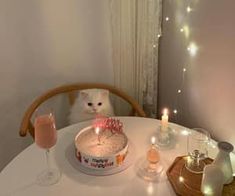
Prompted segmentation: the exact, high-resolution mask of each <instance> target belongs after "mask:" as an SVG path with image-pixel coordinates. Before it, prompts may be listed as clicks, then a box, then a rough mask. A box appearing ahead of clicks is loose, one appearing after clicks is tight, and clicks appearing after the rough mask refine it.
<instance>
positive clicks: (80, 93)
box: [79, 91, 88, 99]
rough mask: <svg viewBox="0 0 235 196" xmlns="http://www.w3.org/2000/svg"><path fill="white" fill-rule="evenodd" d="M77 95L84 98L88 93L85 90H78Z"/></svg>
mask: <svg viewBox="0 0 235 196" xmlns="http://www.w3.org/2000/svg"><path fill="white" fill-rule="evenodd" d="M79 95H80V96H81V98H82V99H86V98H87V97H88V93H87V92H85V91H80V92H79Z"/></svg>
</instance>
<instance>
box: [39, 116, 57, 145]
mask: <svg viewBox="0 0 235 196" xmlns="http://www.w3.org/2000/svg"><path fill="white" fill-rule="evenodd" d="M34 126H35V142H36V144H37V145H38V146H39V147H41V148H44V149H49V148H51V147H52V146H54V145H55V143H56V140H57V135H56V128H55V119H54V117H53V116H52V115H42V116H38V117H37V118H36V119H35V123H34Z"/></svg>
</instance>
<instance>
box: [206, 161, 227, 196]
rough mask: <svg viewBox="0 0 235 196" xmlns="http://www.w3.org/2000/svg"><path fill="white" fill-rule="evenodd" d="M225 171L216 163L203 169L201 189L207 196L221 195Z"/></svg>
mask: <svg viewBox="0 0 235 196" xmlns="http://www.w3.org/2000/svg"><path fill="white" fill-rule="evenodd" d="M223 185H224V181H223V172H222V171H221V169H220V168H219V167H218V166H217V165H214V164H211V165H206V166H205V167H204V170H203V176H202V183H201V191H202V193H203V194H204V195H205V196H209V195H210V196H221V195H222V191H223Z"/></svg>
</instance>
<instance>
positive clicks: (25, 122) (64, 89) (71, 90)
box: [19, 83, 146, 138]
mask: <svg viewBox="0 0 235 196" xmlns="http://www.w3.org/2000/svg"><path fill="white" fill-rule="evenodd" d="M94 88H96V89H106V90H109V91H110V92H111V93H113V94H115V95H117V96H119V97H121V98H122V99H124V100H125V101H127V102H128V103H129V104H130V105H131V107H132V113H131V114H133V115H134V114H137V115H138V116H140V117H146V114H145V112H144V111H143V109H142V108H141V107H140V105H139V104H138V103H137V102H136V101H135V100H134V99H133V98H132V97H130V96H129V95H127V94H126V93H124V92H123V91H121V90H120V89H118V88H116V87H114V86H111V85H107V84H98V83H77V84H69V85H64V86H59V87H57V88H54V89H51V90H48V91H47V92H46V93H44V94H42V95H41V96H39V97H38V98H36V99H35V100H34V101H33V103H32V104H31V105H30V106H29V107H28V109H27V110H26V112H25V114H24V116H23V119H22V122H21V126H20V132H19V134H20V136H22V137H25V136H26V135H27V133H28V132H29V133H30V134H31V136H32V137H33V138H34V126H33V123H32V122H31V117H32V115H33V113H34V112H35V110H36V109H37V108H38V107H39V106H40V105H41V104H42V103H43V102H45V101H46V100H48V99H49V98H51V97H53V96H55V95H58V94H61V93H68V96H69V102H70V104H71V105H72V104H73V103H74V101H75V99H76V96H75V92H76V91H79V90H84V89H94Z"/></svg>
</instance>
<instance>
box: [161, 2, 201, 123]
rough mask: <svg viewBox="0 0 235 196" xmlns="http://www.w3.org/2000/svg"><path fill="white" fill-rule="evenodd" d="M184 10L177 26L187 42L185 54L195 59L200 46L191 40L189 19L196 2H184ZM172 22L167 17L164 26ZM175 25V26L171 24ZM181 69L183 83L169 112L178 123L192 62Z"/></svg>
mask: <svg viewBox="0 0 235 196" xmlns="http://www.w3.org/2000/svg"><path fill="white" fill-rule="evenodd" d="M181 3H183V1H181ZM182 7H183V10H180V12H179V14H180V16H179V17H178V21H177V20H175V21H176V22H177V23H178V24H177V25H176V26H177V27H176V28H178V29H177V31H179V32H180V33H181V35H182V36H183V40H184V42H185V45H186V48H185V52H187V55H188V56H189V57H190V58H193V57H194V56H196V54H197V52H198V46H197V44H196V43H195V42H194V41H193V40H192V39H191V35H190V33H191V29H190V27H189V25H188V21H189V17H190V15H191V14H192V13H193V12H194V11H195V9H194V7H195V6H194V0H185V1H184V6H182ZM171 22H174V20H173V19H171V18H170V16H168V15H166V16H165V17H163V18H162V24H163V25H169V24H171ZM171 25H173V24H171ZM159 32H160V33H158V35H157V37H158V38H160V37H162V36H164V35H163V34H162V32H161V30H160V31H159ZM179 66H180V67H181V70H182V72H181V73H182V79H181V82H180V84H179V86H178V88H177V89H176V90H175V93H176V99H175V103H174V104H173V106H172V108H169V110H170V111H171V113H173V114H174V118H175V121H176V122H177V121H178V116H177V115H179V113H180V112H182V111H181V110H180V108H179V100H180V98H181V95H182V93H183V92H184V83H185V76H186V73H187V68H188V66H190V61H189V62H187V64H186V65H179Z"/></svg>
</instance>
